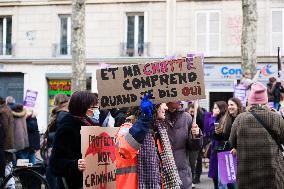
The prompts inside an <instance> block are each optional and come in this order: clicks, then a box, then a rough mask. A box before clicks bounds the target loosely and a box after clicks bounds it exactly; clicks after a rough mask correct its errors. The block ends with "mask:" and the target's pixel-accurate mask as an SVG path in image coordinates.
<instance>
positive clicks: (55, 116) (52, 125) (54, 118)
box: [44, 102, 69, 147]
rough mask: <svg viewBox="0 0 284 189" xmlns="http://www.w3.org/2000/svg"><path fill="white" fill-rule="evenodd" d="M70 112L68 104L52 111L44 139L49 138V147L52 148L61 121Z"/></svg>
mask: <svg viewBox="0 0 284 189" xmlns="http://www.w3.org/2000/svg"><path fill="white" fill-rule="evenodd" d="M68 111H69V110H68V103H67V102H66V103H63V104H61V105H60V106H57V107H55V108H53V109H52V111H51V115H50V118H49V123H48V126H47V130H46V132H45V134H44V137H45V138H47V146H48V147H52V144H53V140H54V135H55V132H56V130H57V129H58V128H59V123H60V121H61V120H62V119H63V117H64V116H65V115H66V114H67V113H68Z"/></svg>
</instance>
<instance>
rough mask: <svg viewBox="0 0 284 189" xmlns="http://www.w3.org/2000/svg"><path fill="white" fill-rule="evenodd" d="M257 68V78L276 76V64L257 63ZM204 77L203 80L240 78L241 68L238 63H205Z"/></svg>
mask: <svg viewBox="0 0 284 189" xmlns="http://www.w3.org/2000/svg"><path fill="white" fill-rule="evenodd" d="M257 70H260V74H259V79H261V78H264V79H266V78H267V79H268V78H269V77H277V65H276V64H259V66H258V68H257ZM204 77H205V80H211V79H212V80H216V79H232V80H235V79H241V78H242V69H241V66H240V64H227V65H224V64H205V65H204Z"/></svg>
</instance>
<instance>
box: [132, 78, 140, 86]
mask: <svg viewBox="0 0 284 189" xmlns="http://www.w3.org/2000/svg"><path fill="white" fill-rule="evenodd" d="M132 85H133V87H134V89H139V88H140V86H141V81H140V80H139V79H137V78H133V80H132Z"/></svg>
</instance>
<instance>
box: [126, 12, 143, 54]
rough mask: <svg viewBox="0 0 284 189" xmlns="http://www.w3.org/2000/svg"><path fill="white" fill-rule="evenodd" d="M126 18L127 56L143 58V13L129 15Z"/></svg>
mask: <svg viewBox="0 0 284 189" xmlns="http://www.w3.org/2000/svg"><path fill="white" fill-rule="evenodd" d="M126 17H127V34H126V52H125V54H126V55H127V56H143V55H144V52H145V48H146V45H145V43H144V41H145V39H144V13H135V14H134V13H133V14H131V13H129V14H127V15H126Z"/></svg>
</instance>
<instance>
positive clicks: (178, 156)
mask: <svg viewBox="0 0 284 189" xmlns="http://www.w3.org/2000/svg"><path fill="white" fill-rule="evenodd" d="M167 106H168V107H169V111H168V112H167V121H168V122H169V123H170V127H169V128H168V135H169V139H170V142H171V146H172V149H173V154H174V158H175V162H176V165H177V168H178V172H179V176H180V178H181V180H182V186H181V189H190V188H191V187H192V175H191V166H190V163H189V152H190V151H197V150H199V149H200V147H201V145H202V140H201V136H200V135H201V132H200V129H199V127H198V125H197V124H196V123H194V122H192V118H191V115H190V114H189V113H187V112H185V111H184V110H183V109H182V108H181V106H180V104H178V103H176V102H170V103H168V104H167ZM196 155H197V154H196Z"/></svg>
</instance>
